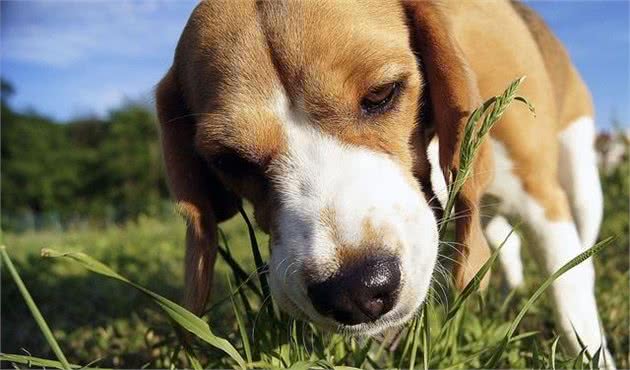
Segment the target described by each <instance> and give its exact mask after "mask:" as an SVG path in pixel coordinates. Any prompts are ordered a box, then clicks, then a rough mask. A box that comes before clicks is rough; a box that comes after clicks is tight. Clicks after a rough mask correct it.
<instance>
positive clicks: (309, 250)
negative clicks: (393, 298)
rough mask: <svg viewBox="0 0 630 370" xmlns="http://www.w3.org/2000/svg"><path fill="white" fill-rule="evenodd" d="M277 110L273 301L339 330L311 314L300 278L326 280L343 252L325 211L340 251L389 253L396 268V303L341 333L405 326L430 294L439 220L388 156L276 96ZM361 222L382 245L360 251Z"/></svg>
mask: <svg viewBox="0 0 630 370" xmlns="http://www.w3.org/2000/svg"><path fill="white" fill-rule="evenodd" d="M275 112H276V114H277V117H278V118H279V119H280V120H281V121H282V124H283V128H284V132H285V135H286V142H287V147H288V149H287V152H286V153H285V154H284V155H283V156H281V158H279V159H278V160H277V161H275V162H274V163H272V170H271V172H273V173H274V175H273V176H274V180H273V181H274V187H275V189H276V191H277V193H278V203H277V205H276V206H277V210H276V221H277V230H276V233H277V235H275V236H274V238H273V240H272V250H273V253H272V258H271V266H270V271H271V278H270V283H271V288H272V292H273V294H274V296H276V297H279V298H280V299H286V300H288V301H289V302H290V304H289V305H288V306H289V307H285V308H286V309H287V310H289V311H290V310H295V309H297V310H299V311H301V312H302V313H303V314H305V315H306V316H308V317H309V318H310V319H311V320H313V321H315V322H317V323H319V324H320V325H323V326H330V327H335V326H337V324H336V323H335V322H333V321H332V319H330V318H326V317H323V316H321V315H320V314H319V313H317V312H316V310H315V309H314V308H313V306H312V304H311V303H310V300H309V298H308V296H307V293H306V287H305V286H304V281H303V280H302V279H303V276H302V274H300V273H299V272H300V271H301V270H302V268H304V267H308V268H309V270H311V271H312V270H315V271H317V273H318V274H320V275H321V276H320V277H321V278H322V279H325V278H327V277H329V276H330V275H332V274H333V273H334V272H335V271H336V269H338V268H339V261H338V260H337V258H336V251H337V250H338V248H340V247H341V246H340V245H337V243H335V241H334V239H333V238H331V234H330V232H331V230H330V227H329V226H330V225H326V224H322V222H321V215H322V211H324V210H327V212H329V211H332V212H329V214H331V215H334V224H335V225H334V226H335V228H336V231H337V233H336V237H338V238H340V239H341V242H342V244H343V248H358V249H359V253H360V252H361V248H368V247H369V248H372V249H371V250H370V251H369V252H371V253H375V252H376V253H379V252H380V251H382V252H384V253H389V254H394V255H395V256H398V257H399V259H400V263H401V275H402V290H401V292H400V294H399V297H400V299H399V302H397V303H396V305H395V306H394V308H393V309H392V310H391V311H390V312H388V313H387V314H385V315H384V316H383V317H382V318H381V319H379V320H377V321H376V322H374V323H370V324H359V325H355V326H352V327H349V328H346V329H347V330H350V331H354V332H357V333H361V334H369V333H374V332H378V331H380V330H382V329H384V328H386V327H388V326H391V325H396V324H400V323H401V322H403V321H405V320H407V319H408V318H410V317H411V316H412V315H413V314H414V313H415V311H416V309H417V308H418V306H419V305H420V303H421V302H422V301H423V300H424V298H425V296H426V294H427V291H428V288H429V283H430V279H431V276H432V272H433V269H434V266H435V261H436V257H437V245H438V241H437V226H436V221H435V218H434V216H433V213H432V211H431V210H430V208H429V206H428V205H427V204H426V201H425V200H424V196H423V195H422V194H421V193H420V187H419V186H414V184H413V183H411V182H410V181H409V178H410V177H409V176H406V175H405V174H404V172H403V169H402V168H401V167H400V165H399V164H397V163H396V162H395V161H394V160H392V159H391V158H390V157H388V156H387V155H385V154H382V153H378V152H375V151H371V150H368V149H365V148H359V147H356V146H351V145H348V144H345V143H342V142H341V141H339V140H338V139H336V138H334V137H333V136H330V135H327V134H325V133H323V132H321V131H320V130H317V129H316V128H315V126H314V125H312V124H311V123H310V122H309V119H308V117H307V115H306V114H305V113H304V112H300V111H298V110H295V109H292V108H291V107H290V106H289V103H288V101H287V99H286V97H285V96H284V94H278V98H277V101H276V103H275ZM366 222H368V223H369V224H370V226H371V227H372V229H373V230H376V232H378V233H379V236H382V239H383V243H382V245H370V246H366V245H362V241H364V237H365V235H364V234H363V233H364V231H365V229H364V225H365V224H366ZM379 244H380V243H379ZM366 252H368V251H367V250H366ZM280 303H281V304H283V302H280Z"/></svg>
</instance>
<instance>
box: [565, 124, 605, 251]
mask: <svg viewBox="0 0 630 370" xmlns="http://www.w3.org/2000/svg"><path fill="white" fill-rule="evenodd" d="M558 138H559V144H560V146H559V149H560V152H559V154H560V163H562V166H560V167H559V168H558V175H559V178H560V184H561V185H562V187H563V188H564V189H565V191H566V192H567V195H568V197H569V201H570V203H571V210H572V212H573V218H574V219H575V223H576V224H577V228H578V232H579V235H580V240H581V241H582V246H583V247H584V248H590V247H592V246H593V244H595V241H596V240H597V234H598V233H599V226H600V224H601V222H602V216H603V210H604V199H603V195H602V187H601V185H600V182H599V174H598V171H597V156H596V154H595V148H594V147H593V144H594V140H595V126H594V124H593V119H592V118H590V117H582V118H579V119H577V120H576V121H575V122H573V123H572V124H571V125H570V126H569V127H567V128H566V129H565V130H564V131H562V132H561V133H560V135H559V137H558Z"/></svg>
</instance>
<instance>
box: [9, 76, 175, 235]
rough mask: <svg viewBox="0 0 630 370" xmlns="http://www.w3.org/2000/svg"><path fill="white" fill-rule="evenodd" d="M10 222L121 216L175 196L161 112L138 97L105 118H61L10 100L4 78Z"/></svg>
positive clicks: (18, 225) (20, 226)
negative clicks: (163, 150)
mask: <svg viewBox="0 0 630 370" xmlns="http://www.w3.org/2000/svg"><path fill="white" fill-rule="evenodd" d="M2 89H3V98H2V102H1V105H2V123H1V124H2V128H1V129H2V136H1V145H2V153H1V155H2V158H1V166H2V175H3V176H2V203H1V207H2V228H3V229H4V230H18V231H19V230H24V229H30V228H42V227H50V226H61V225H67V224H70V223H72V222H73V221H76V220H84V219H88V220H92V221H97V222H98V223H100V224H102V223H104V222H112V221H113V222H120V221H124V220H126V219H130V218H135V217H137V216H138V215H140V214H149V215H157V214H159V212H160V211H161V209H160V207H161V205H162V204H163V200H165V199H166V198H167V197H168V191H167V188H166V182H165V179H164V175H163V171H162V165H161V157H160V150H159V142H158V132H157V124H156V118H155V115H154V114H153V113H152V112H151V110H149V109H148V108H146V107H144V106H142V105H138V104H133V103H130V104H128V105H126V106H123V107H121V108H119V109H117V110H114V111H112V112H110V114H109V115H108V116H107V117H106V118H105V119H104V120H99V119H96V118H85V119H81V120H75V121H71V122H65V123H60V122H53V121H51V120H50V119H48V118H47V117H43V116H41V115H38V114H37V113H33V112H15V111H14V110H13V109H12V108H11V107H10V105H9V103H8V101H7V100H8V99H9V98H10V95H11V92H12V91H13V88H12V87H11V85H10V84H8V83H7V82H6V81H3V85H2Z"/></svg>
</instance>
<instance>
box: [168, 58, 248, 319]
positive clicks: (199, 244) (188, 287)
mask: <svg viewBox="0 0 630 370" xmlns="http://www.w3.org/2000/svg"><path fill="white" fill-rule="evenodd" d="M156 103H157V112H158V119H159V121H160V136H161V141H162V151H163V157H164V164H165V167H166V174H167V178H168V183H169V187H170V190H171V193H172V195H173V196H174V198H175V199H176V201H177V208H178V211H179V212H180V213H181V214H182V215H183V216H184V218H186V221H187V224H188V225H187V229H186V261H185V264H186V266H185V289H184V290H185V291H184V305H185V306H186V308H188V309H189V310H190V311H192V312H193V313H195V314H197V315H199V314H201V313H202V312H203V310H204V307H205V304H206V301H207V299H208V296H209V294H210V286H211V280H212V272H213V269H214V261H215V258H216V253H217V222H218V221H221V220H222V219H225V218H227V217H229V216H231V215H233V214H234V213H235V212H236V209H235V208H234V207H231V208H234V209H230V207H229V204H230V202H229V201H230V200H231V199H232V198H233V196H231V195H230V194H228V193H227V192H226V190H225V189H224V188H223V186H222V185H221V184H220V182H219V180H218V179H217V178H216V176H214V174H213V173H212V172H211V170H210V169H209V167H208V165H207V163H206V162H205V161H204V160H203V159H202V158H201V157H200V156H199V154H198V153H197V152H196V150H195V145H194V137H195V121H194V119H193V117H192V116H191V114H190V112H189V111H188V109H187V107H186V105H185V103H184V101H183V97H182V94H181V89H180V86H179V84H178V81H177V77H176V75H175V73H174V70H173V68H171V70H170V71H169V72H168V73H167V74H166V76H165V77H164V78H163V79H162V81H160V83H159V85H158V87H157V91H156Z"/></svg>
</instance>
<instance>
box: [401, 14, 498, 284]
mask: <svg viewBox="0 0 630 370" xmlns="http://www.w3.org/2000/svg"><path fill="white" fill-rule="evenodd" d="M404 4H405V11H406V12H407V16H408V20H409V24H410V29H411V35H410V36H411V43H412V48H413V49H414V51H415V52H416V55H417V56H418V57H419V65H420V68H421V70H422V72H423V75H424V79H425V86H424V92H423V94H425V96H424V97H423V101H424V102H425V104H426V105H428V106H425V107H424V109H425V111H426V112H427V113H428V114H427V115H426V116H424V117H422V118H423V121H427V122H420V123H419V125H418V127H419V130H423V125H426V124H428V123H429V122H430V124H431V126H432V128H433V130H434V131H435V134H436V135H437V137H438V140H439V165H440V168H441V172H442V173H443V175H444V178H445V179H446V181H450V180H451V179H453V178H454V177H455V174H456V173H457V170H458V167H459V149H460V145H461V139H462V136H463V130H464V126H465V125H466V122H467V120H468V117H469V116H470V114H471V113H472V112H473V110H474V109H476V108H477V107H478V106H479V105H480V103H481V98H480V95H479V89H478V86H477V81H476V79H475V75H474V73H473V72H472V70H471V68H470V67H469V65H468V63H467V61H466V58H465V56H464V54H463V52H462V51H461V49H460V47H459V45H458V44H457V41H456V40H455V39H454V37H453V36H452V32H451V31H450V27H449V24H448V23H447V20H446V18H445V17H444V16H443V14H442V13H441V9H440V5H439V4H436V3H435V2H433V1H408V2H405V3H404ZM416 137H424V135H416ZM414 141H416V142H418V141H424V142H425V143H428V142H429V140H428V139H427V138H426V137H424V140H414ZM416 150H423V151H426V150H427V146H426V145H425V146H422V147H420V146H419V147H417V148H416ZM418 156H419V157H424V158H426V153H422V155H418ZM489 161H490V162H491V156H490V151H489V148H488V144H483V145H482V147H481V148H480V151H479V153H478V155H477V158H476V160H475V163H474V164H473V175H472V176H471V177H470V178H469V179H468V180H467V182H466V183H465V184H464V186H463V187H462V190H461V192H460V193H459V196H458V198H457V200H456V203H455V213H454V218H455V220H456V239H457V243H458V244H457V248H458V249H459V253H456V260H457V262H456V263H455V265H454V269H455V271H454V272H455V273H454V275H455V284H456V286H457V287H458V288H460V289H461V288H463V287H465V286H466V284H468V282H469V281H470V280H471V279H472V278H473V276H474V275H475V274H476V273H477V271H478V270H479V268H480V267H481V266H482V265H483V263H484V262H485V261H486V260H487V259H488V257H489V255H490V253H489V248H488V244H487V242H486V240H485V238H484V236H483V233H482V230H481V222H480V215H479V203H480V200H481V196H482V195H483V191H484V189H485V188H486V186H487V184H488V183H489V181H490V178H489V177H488V174H489V172H488V170H489V169H490V168H489V166H490V162H489ZM425 162H426V161H425ZM424 172H425V176H426V170H425V171H424ZM485 280H487V279H485ZM484 283H485V281H484Z"/></svg>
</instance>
